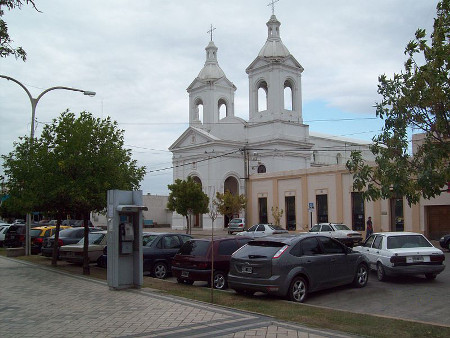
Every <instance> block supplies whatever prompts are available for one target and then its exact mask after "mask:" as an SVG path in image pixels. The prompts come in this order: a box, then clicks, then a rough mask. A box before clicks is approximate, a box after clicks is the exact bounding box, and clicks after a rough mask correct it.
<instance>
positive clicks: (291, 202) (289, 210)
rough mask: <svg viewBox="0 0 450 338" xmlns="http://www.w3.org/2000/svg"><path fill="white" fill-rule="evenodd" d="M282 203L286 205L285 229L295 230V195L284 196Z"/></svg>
mask: <svg viewBox="0 0 450 338" xmlns="http://www.w3.org/2000/svg"><path fill="white" fill-rule="evenodd" d="M284 203H285V205H286V228H287V230H295V229H296V227H297V225H296V222H295V196H286V197H285V198H284Z"/></svg>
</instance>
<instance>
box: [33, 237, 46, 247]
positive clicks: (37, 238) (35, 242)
mask: <svg viewBox="0 0 450 338" xmlns="http://www.w3.org/2000/svg"><path fill="white" fill-rule="evenodd" d="M42 242H44V239H43V238H42V237H36V238H35V239H33V243H34V244H38V245H39V244H41V245H42Z"/></svg>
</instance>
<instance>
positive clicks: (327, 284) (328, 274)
mask: <svg viewBox="0 0 450 338" xmlns="http://www.w3.org/2000/svg"><path fill="white" fill-rule="evenodd" d="M368 277H369V263H368V261H367V259H366V258H365V257H364V255H362V254H361V253H359V252H356V251H353V250H352V249H351V248H349V247H347V246H346V245H344V244H343V243H341V242H340V241H337V240H335V239H333V238H330V237H326V236H321V235H314V234H299V235H295V236H283V235H279V236H270V237H264V238H261V239H257V240H253V241H251V242H249V243H248V244H247V245H246V246H244V247H242V248H241V249H240V250H238V251H236V252H235V253H234V254H233V255H232V257H231V261H230V272H229V274H228V285H229V287H230V288H231V289H234V290H235V291H236V292H238V293H244V294H253V293H255V292H257V291H259V292H264V293H267V294H273V295H277V296H281V297H287V298H288V299H290V300H292V301H295V302H303V301H304V300H305V298H306V297H307V295H308V294H309V293H310V292H313V291H318V290H322V289H327V288H332V287H335V286H339V285H345V284H351V283H353V284H354V285H355V286H356V287H364V286H365V285H366V284H367V280H368Z"/></svg>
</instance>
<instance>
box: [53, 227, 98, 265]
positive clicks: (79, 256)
mask: <svg viewBox="0 0 450 338" xmlns="http://www.w3.org/2000/svg"><path fill="white" fill-rule="evenodd" d="M106 234H107V231H106V230H104V231H93V232H90V233H89V237H88V240H89V245H88V255H89V262H97V260H98V259H99V258H100V256H101V255H103V249H104V248H105V246H106V244H107V236H106ZM83 247H84V238H82V239H80V241H79V242H78V243H76V244H68V245H63V246H61V247H60V248H59V257H60V258H61V259H62V260H65V261H67V262H70V263H83Z"/></svg>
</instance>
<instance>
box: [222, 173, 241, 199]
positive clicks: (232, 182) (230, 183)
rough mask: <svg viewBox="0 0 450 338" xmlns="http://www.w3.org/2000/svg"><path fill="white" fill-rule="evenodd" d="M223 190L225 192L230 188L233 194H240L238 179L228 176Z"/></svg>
mask: <svg viewBox="0 0 450 338" xmlns="http://www.w3.org/2000/svg"><path fill="white" fill-rule="evenodd" d="M223 190H224V192H225V191H227V190H228V191H229V192H230V193H231V194H232V195H238V194H239V182H238V180H237V179H236V178H235V177H233V176H230V177H228V178H227V179H226V180H225V182H224V187H223Z"/></svg>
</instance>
